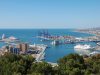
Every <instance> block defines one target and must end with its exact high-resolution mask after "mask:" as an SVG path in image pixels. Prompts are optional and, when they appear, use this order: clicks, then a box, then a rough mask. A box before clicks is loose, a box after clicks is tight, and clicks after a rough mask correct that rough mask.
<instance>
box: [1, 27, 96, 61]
mask: <svg viewBox="0 0 100 75" xmlns="http://www.w3.org/2000/svg"><path fill="white" fill-rule="evenodd" d="M40 30H41V29H0V36H2V34H5V35H6V37H9V36H15V37H16V38H18V39H20V40H21V41H23V42H29V43H30V44H34V43H36V44H47V45H48V46H49V47H50V48H48V49H47V50H46V51H45V53H46V55H45V61H48V62H56V61H57V60H58V59H59V58H61V57H63V56H65V55H67V54H70V53H75V52H76V51H75V50H74V45H75V44H66V45H59V46H51V45H50V41H46V42H41V41H40V39H38V38H36V36H37V34H38V31H40ZM48 32H49V33H50V34H52V35H71V36H76V37H88V36H93V35H91V34H85V33H79V32H74V30H73V29H48ZM87 44H91V45H94V44H95V43H87ZM3 45H4V43H0V47H2V46H3Z"/></svg>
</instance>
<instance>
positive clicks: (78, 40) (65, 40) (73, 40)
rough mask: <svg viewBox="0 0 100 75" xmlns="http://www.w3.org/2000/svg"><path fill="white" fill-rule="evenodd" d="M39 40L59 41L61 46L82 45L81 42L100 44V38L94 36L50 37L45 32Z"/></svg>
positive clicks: (40, 34) (39, 36) (40, 35)
mask: <svg viewBox="0 0 100 75" xmlns="http://www.w3.org/2000/svg"><path fill="white" fill-rule="evenodd" d="M37 38H40V39H42V40H48V41H52V42H53V41H59V44H73V43H81V42H95V43H97V42H100V37H98V36H92V37H80V38H79V37H74V36H55V35H50V34H49V33H48V32H45V31H43V32H42V33H39V35H38V36H37Z"/></svg>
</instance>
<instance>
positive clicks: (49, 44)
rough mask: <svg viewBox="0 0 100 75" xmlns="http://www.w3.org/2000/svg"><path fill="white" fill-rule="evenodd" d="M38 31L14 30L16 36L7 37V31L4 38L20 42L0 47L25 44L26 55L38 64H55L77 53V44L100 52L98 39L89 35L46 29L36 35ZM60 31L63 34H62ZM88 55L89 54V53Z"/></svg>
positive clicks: (11, 41) (3, 42) (1, 44)
mask: <svg viewBox="0 0 100 75" xmlns="http://www.w3.org/2000/svg"><path fill="white" fill-rule="evenodd" d="M38 31H41V30H39V29H37V30H16V31H15V30H14V32H15V33H16V34H17V36H16V35H15V34H13V33H12V34H10V35H8V34H9V30H8V31H7V32H6V34H5V35H6V36H11V35H13V37H14V36H15V37H14V38H16V37H17V38H18V40H20V42H17V41H13V40H10V42H8V41H6V40H5V41H2V42H0V46H1V47H2V46H3V45H12V44H13V45H16V44H18V43H21V42H23V43H24V42H27V43H28V44H29V47H30V48H29V49H28V51H27V53H26V54H30V55H32V56H33V57H35V58H36V62H40V61H42V60H43V61H47V62H53V63H56V61H57V60H58V59H59V58H61V57H63V56H65V55H67V54H70V53H77V51H76V50H75V49H74V46H76V45H77V44H80V45H82V44H87V45H91V46H92V47H95V50H100V48H99V46H97V43H98V45H99V40H100V39H99V38H98V37H96V36H94V35H91V34H85V33H79V32H74V31H73V30H67V29H58V30H54V29H48V31H43V32H44V33H42V34H41V35H40V34H38ZM61 31H62V32H63V34H62V32H61ZM2 32H3V31H2ZM20 32H22V33H23V36H24V38H23V37H21V36H22V33H20ZM36 32H37V34H36ZM47 32H48V33H47ZM26 33H27V36H26ZM0 34H1V36H2V34H4V33H0ZM76 34H77V35H76ZM83 35H84V36H83ZM33 36H35V37H33ZM7 42H8V43H7ZM32 47H33V48H32ZM34 48H35V49H34ZM32 49H33V50H32ZM15 51H16V49H15ZM80 51H81V50H80ZM83 51H85V50H83ZM87 51H88V50H87ZM87 51H86V53H85V52H84V54H87ZM78 52H79V51H78ZM81 52H82V51H81ZM89 53H91V51H90V52H89ZM89 53H88V54H89ZM21 54H23V52H21ZM79 54H80V53H79Z"/></svg>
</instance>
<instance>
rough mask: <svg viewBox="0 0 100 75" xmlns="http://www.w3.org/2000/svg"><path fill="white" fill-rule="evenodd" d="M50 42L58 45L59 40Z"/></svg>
mask: <svg viewBox="0 0 100 75" xmlns="http://www.w3.org/2000/svg"><path fill="white" fill-rule="evenodd" d="M51 44H52V45H59V41H56V40H54V41H52V42H51Z"/></svg>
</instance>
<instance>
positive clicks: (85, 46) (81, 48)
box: [74, 44, 93, 50]
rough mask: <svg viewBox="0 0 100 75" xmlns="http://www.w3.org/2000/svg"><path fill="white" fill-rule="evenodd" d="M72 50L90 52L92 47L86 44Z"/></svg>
mask: <svg viewBox="0 0 100 75" xmlns="http://www.w3.org/2000/svg"><path fill="white" fill-rule="evenodd" d="M74 49H78V50H91V49H93V47H91V46H90V45H87V44H85V45H80V44H78V45H76V46H74Z"/></svg>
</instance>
